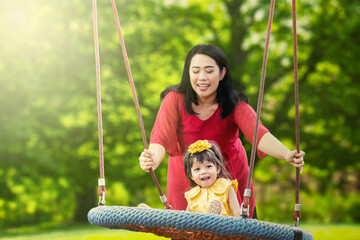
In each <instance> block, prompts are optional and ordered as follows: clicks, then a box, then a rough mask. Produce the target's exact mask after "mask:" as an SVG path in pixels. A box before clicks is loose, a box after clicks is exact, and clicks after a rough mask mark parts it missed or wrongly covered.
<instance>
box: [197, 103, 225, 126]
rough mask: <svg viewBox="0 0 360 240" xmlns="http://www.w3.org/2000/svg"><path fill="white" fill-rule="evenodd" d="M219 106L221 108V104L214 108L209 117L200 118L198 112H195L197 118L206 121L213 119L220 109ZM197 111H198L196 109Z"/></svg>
mask: <svg viewBox="0 0 360 240" xmlns="http://www.w3.org/2000/svg"><path fill="white" fill-rule="evenodd" d="M219 108H220V105H219V104H217V107H216V109H215V110H214V112H213V113H211V114H209V117H207V118H200V117H199V115H198V114H196V113H195V114H194V115H195V117H196V118H197V119H199V120H200V121H203V122H205V121H207V120H209V119H211V118H212V117H213V116H214V115H215V114H216V113H217V111H218V110H219ZM195 112H196V111H195Z"/></svg>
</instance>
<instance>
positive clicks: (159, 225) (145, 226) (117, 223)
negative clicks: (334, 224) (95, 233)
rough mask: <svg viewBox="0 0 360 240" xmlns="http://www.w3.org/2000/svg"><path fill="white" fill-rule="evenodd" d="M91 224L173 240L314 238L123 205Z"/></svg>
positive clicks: (94, 213) (263, 225) (292, 230)
mask: <svg viewBox="0 0 360 240" xmlns="http://www.w3.org/2000/svg"><path fill="white" fill-rule="evenodd" d="M88 220H89V222H90V223H91V224H93V225H96V226H100V227H106V228H110V229H127V230H133V231H142V232H151V233H154V234H156V235H159V236H164V237H170V238H172V239H212V240H214V239H241V240H245V239H278V240H286V239H289V240H293V239H303V240H311V239H313V237H312V234H311V233H310V232H309V231H307V230H305V229H302V228H299V227H294V226H287V225H281V224H275V223H270V222H264V221H258V220H255V219H245V218H242V217H238V218H235V217H228V216H221V215H214V214H201V213H194V212H185V211H177V210H161V209H146V208H137V207H124V206H99V207H95V208H93V209H91V210H90V211H89V213H88Z"/></svg>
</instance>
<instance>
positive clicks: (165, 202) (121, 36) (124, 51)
mask: <svg viewBox="0 0 360 240" xmlns="http://www.w3.org/2000/svg"><path fill="white" fill-rule="evenodd" d="M111 5H112V8H113V12H114V17H115V22H116V28H117V31H118V34H119V39H120V44H121V50H122V53H123V57H124V61H125V65H126V71H127V74H128V78H129V83H130V87H131V92H132V95H133V100H134V103H135V107H136V112H137V116H138V119H139V124H140V130H141V136H142V140H143V144H144V148H145V149H148V144H147V140H146V134H145V128H144V123H143V120H142V116H141V112H140V106H139V102H138V99H137V96H136V91H135V85H134V80H133V77H132V74H131V68H130V64H129V59H128V56H127V52H126V47H125V42H124V38H123V35H122V31H121V26H120V21H119V16H118V12H117V9H116V4H115V0H111ZM149 172H150V175H151V177H152V179H153V181H154V183H155V185H156V188H157V189H158V192H159V194H160V200H161V202H162V203H163V204H164V206H165V208H166V209H170V208H171V206H170V205H169V204H168V202H167V199H166V196H165V195H164V193H163V192H162V190H161V187H160V184H159V181H158V180H157V178H156V175H155V173H154V170H153V169H152V168H150V170H149Z"/></svg>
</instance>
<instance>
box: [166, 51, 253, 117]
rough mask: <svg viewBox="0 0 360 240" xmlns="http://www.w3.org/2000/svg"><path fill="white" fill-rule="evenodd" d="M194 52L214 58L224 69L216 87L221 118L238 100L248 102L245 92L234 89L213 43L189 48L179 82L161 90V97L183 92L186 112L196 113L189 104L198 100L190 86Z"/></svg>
mask: <svg viewBox="0 0 360 240" xmlns="http://www.w3.org/2000/svg"><path fill="white" fill-rule="evenodd" d="M196 54H204V55H207V56H209V57H211V58H212V59H214V60H215V62H216V64H217V65H218V67H219V68H220V71H222V69H223V68H225V69H226V73H225V76H224V78H223V79H222V80H221V81H220V82H219V86H218V89H217V103H218V104H219V105H220V106H221V108H222V112H221V114H220V117H221V118H225V117H227V116H228V115H229V114H230V113H231V112H232V110H233V109H234V107H235V106H236V103H237V102H238V101H242V102H247V103H248V102H249V99H248V97H247V96H246V95H245V94H243V93H241V92H238V91H236V89H235V87H234V83H233V80H232V78H231V73H230V69H229V64H228V62H227V59H226V57H225V54H224V52H223V51H222V50H221V49H220V48H219V47H218V46H216V45H213V44H199V45H196V46H195V47H193V48H192V49H191V50H190V52H189V53H188V55H187V56H186V60H185V64H184V70H183V74H182V78H181V82H180V84H177V85H172V86H169V87H167V88H165V90H163V91H162V92H161V94H160V97H161V98H164V97H165V96H166V94H168V93H169V92H170V91H174V92H179V93H183V94H185V109H186V112H187V113H189V114H196V113H195V112H194V110H193V109H192V107H191V104H192V103H195V104H196V105H197V104H198V100H197V96H196V92H195V91H194V90H193V88H192V86H191V83H190V74H189V68H190V63H191V60H192V58H193V57H194V56H195V55H196Z"/></svg>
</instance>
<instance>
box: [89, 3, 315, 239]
mask: <svg viewBox="0 0 360 240" xmlns="http://www.w3.org/2000/svg"><path fill="white" fill-rule="evenodd" d="M111 4H112V8H113V12H114V16H115V21H116V25H117V29H118V34H119V37H120V43H121V48H122V52H123V56H124V60H125V65H126V69H127V73H128V77H129V81H130V86H131V90H132V94H133V98H134V103H135V107H136V111H137V114H138V119H139V123H140V128H141V133H142V139H143V143H144V147H145V148H148V146H147V141H146V135H145V130H144V126H143V122H142V117H141V113H140V108H139V103H138V101H137V97H136V92H135V87H134V83H133V79H132V75H131V70H130V65H129V61H128V59H127V54H126V48H125V44H124V40H123V37H122V33H121V27H120V22H119V18H118V14H117V10H116V5H115V0H111ZM292 4H293V34H294V39H293V43H294V73H295V106H296V107H295V110H296V145H297V150H298V152H299V130H298V129H299V125H298V94H297V91H298V90H297V89H298V87H297V84H298V83H297V53H296V51H297V50H296V15H295V0H292ZM274 5H275V0H271V5H270V14H269V23H268V29H267V36H266V43H265V52H264V59H263V66H262V73H261V83H260V92H259V99H258V106H257V116H256V125H255V134H254V139H253V144H252V146H253V147H252V151H251V161H250V172H249V176H248V184H247V189H246V190H245V194H244V203H243V204H242V205H241V211H242V215H241V216H240V217H237V218H236V217H229V216H221V215H214V214H202V213H195V212H186V211H178V210H169V209H171V206H169V204H168V203H167V200H166V196H165V195H164V194H163V192H162V191H161V188H160V185H159V182H158V181H157V179H156V176H155V174H154V171H153V170H152V169H150V174H151V176H152V178H153V180H154V182H155V185H156V186H157V189H158V191H159V194H160V200H161V201H162V202H163V204H164V206H165V210H162V209H147V208H139V207H125V206H105V194H106V190H105V176H104V156H103V135H102V116H101V90H100V87H101V85H100V61H99V45H98V33H97V10H96V0H93V18H94V20H93V22H94V46H95V63H96V81H97V109H98V131H99V161H100V165H99V167H100V179H99V182H98V183H99V188H98V194H99V206H98V207H95V208H92V209H91V210H90V211H89V213H88V216H87V217H88V220H89V222H90V223H91V224H93V225H96V226H100V227H106V228H109V229H126V230H130V231H141V232H149V233H153V234H156V235H159V236H163V237H169V238H172V239H212V240H216V239H218V240H220V239H229V240H230V239H239V240H246V239H249V240H250V239H252V240H255V239H278V240H285V239H289V240H292V239H304V240H311V239H313V237H312V234H311V233H310V232H309V231H307V230H305V229H302V228H300V227H299V220H300V217H301V215H300V210H301V204H299V172H300V171H299V169H298V168H297V169H296V199H295V202H296V204H295V210H294V214H293V219H294V222H295V226H288V225H281V224H275V223H271V222H265V221H259V220H255V219H249V218H248V211H249V201H248V200H249V197H250V194H249V191H247V190H249V188H250V182H251V179H252V173H253V167H254V159H255V151H256V149H255V148H256V147H254V146H256V144H254V143H256V138H257V130H258V129H257V128H258V122H259V119H260V111H261V103H262V96H263V91H264V83H265V72H266V63H267V53H268V48H269V41H270V32H271V24H272V18H273V12H274Z"/></svg>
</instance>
